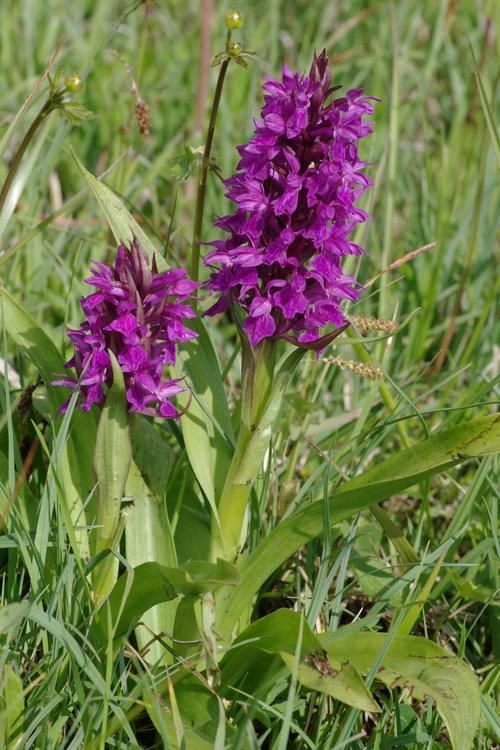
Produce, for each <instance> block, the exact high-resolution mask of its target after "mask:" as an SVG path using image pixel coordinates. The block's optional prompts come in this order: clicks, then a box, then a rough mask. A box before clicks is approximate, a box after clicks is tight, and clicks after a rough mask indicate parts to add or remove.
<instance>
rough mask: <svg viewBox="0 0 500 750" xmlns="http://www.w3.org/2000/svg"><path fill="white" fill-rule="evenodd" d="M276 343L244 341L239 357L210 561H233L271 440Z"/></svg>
mask: <svg viewBox="0 0 500 750" xmlns="http://www.w3.org/2000/svg"><path fill="white" fill-rule="evenodd" d="M276 348H277V343H276V341H272V340H271V339H264V341H262V342H261V343H260V344H259V345H258V346H257V348H256V349H255V351H252V350H251V349H250V347H249V345H248V343H246V342H245V344H244V346H243V357H242V389H243V392H242V404H241V424H240V431H239V434H238V439H237V442H236V447H235V451H234V455H233V458H232V461H231V465H230V467H229V472H228V475H227V478H226V482H225V485H224V488H223V490H222V494H221V498H220V501H219V505H218V519H215V518H214V519H213V525H212V539H213V549H212V555H213V558H214V559H216V558H217V557H221V556H222V557H224V558H225V559H227V560H230V561H232V560H234V559H236V557H237V555H238V552H239V548H240V542H241V537H242V532H243V528H244V523H245V515H246V510H247V505H248V500H249V497H250V492H251V489H252V484H253V481H254V479H255V477H256V476H257V475H258V474H259V473H260V471H261V468H262V462H263V460H264V455H265V452H266V450H267V449H268V447H269V442H270V439H271V429H272V423H273V421H274V416H275V412H276V408H273V403H274V402H276V401H279V399H274V398H272V396H273V395H274V394H273V375H274V366H275V362H276Z"/></svg>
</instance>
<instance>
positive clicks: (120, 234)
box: [73, 153, 164, 265]
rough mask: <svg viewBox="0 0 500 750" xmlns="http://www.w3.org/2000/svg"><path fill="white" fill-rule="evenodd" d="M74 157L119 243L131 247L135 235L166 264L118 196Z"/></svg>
mask: <svg viewBox="0 0 500 750" xmlns="http://www.w3.org/2000/svg"><path fill="white" fill-rule="evenodd" d="M73 158H74V160H75V162H76V163H77V166H78V168H79V170H80V172H81V173H82V175H83V176H84V178H85V182H86V183H87V185H88V186H89V188H90V189H91V191H92V192H93V194H94V196H95V198H96V200H97V202H98V203H99V205H100V206H101V208H102V210H103V211H104V214H105V216H106V219H107V220H108V224H109V226H110V228H111V231H112V232H113V234H114V236H115V239H116V241H117V242H118V243H119V244H122V245H125V246H126V247H130V245H131V244H132V241H133V239H134V237H135V238H136V239H138V240H139V242H140V244H141V245H142V247H143V248H144V250H146V252H147V253H148V254H149V255H150V256H151V257H153V255H154V254H156V259H157V262H158V263H161V264H162V265H164V261H163V260H162V257H161V255H159V253H158V251H157V249H156V248H155V246H154V245H153V243H152V242H151V240H150V239H149V237H148V236H147V234H146V233H145V232H144V231H143V230H142V229H141V227H140V226H139V224H138V223H137V222H136V220H135V219H134V217H133V216H132V215H131V214H130V213H129V211H128V210H127V208H126V207H125V206H124V204H123V203H122V201H121V200H120V199H119V198H118V196H117V195H115V193H114V192H113V191H112V190H111V189H110V188H109V187H107V185H105V184H104V183H103V182H101V181H100V180H98V179H97V177H94V175H93V174H92V173H91V172H89V171H88V169H85V167H84V166H83V164H82V163H81V162H80V161H79V160H78V159H77V157H76V156H75V154H74V153H73Z"/></svg>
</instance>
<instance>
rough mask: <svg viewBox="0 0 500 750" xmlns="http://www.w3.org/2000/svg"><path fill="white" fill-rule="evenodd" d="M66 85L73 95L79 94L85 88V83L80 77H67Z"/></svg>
mask: <svg viewBox="0 0 500 750" xmlns="http://www.w3.org/2000/svg"><path fill="white" fill-rule="evenodd" d="M64 84H65V86H66V88H67V89H68V91H71V93H72V94H78V92H79V91H81V90H82V88H83V81H82V79H81V78H80V76H66V78H65V79H64Z"/></svg>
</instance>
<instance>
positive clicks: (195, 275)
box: [190, 32, 230, 281]
mask: <svg viewBox="0 0 500 750" xmlns="http://www.w3.org/2000/svg"><path fill="white" fill-rule="evenodd" d="M229 40H230V33H229V32H228V42H227V43H229ZM229 61H230V58H226V59H225V60H224V61H223V62H222V64H221V66H220V71H219V77H218V78H217V85H216V87H215V94H214V100H213V103H212V111H211V113H210V122H209V123H208V132H207V140H206V141H205V149H204V151H203V159H202V161H201V166H200V174H199V177H198V190H197V193H196V208H195V213H194V227H193V242H192V246H191V269H190V270H191V278H192V279H193V281H198V279H199V275H200V243H201V232H202V228H203V212H204V209H205V197H206V192H207V175H208V165H209V163H210V152H211V150H212V143H213V140H214V133H215V123H216V120H217V113H218V111H219V104H220V100H221V95H222V87H223V86H224V78H225V77H226V71H227V68H228V65H229Z"/></svg>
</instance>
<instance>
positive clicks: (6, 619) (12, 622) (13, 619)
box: [0, 602, 32, 634]
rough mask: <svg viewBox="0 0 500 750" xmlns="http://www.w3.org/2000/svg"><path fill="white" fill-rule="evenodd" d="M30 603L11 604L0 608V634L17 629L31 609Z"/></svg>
mask: <svg viewBox="0 0 500 750" xmlns="http://www.w3.org/2000/svg"><path fill="white" fill-rule="evenodd" d="M31 606H32V605H31V602H13V603H12V604H6V605H4V606H3V607H0V634H1V633H8V632H9V630H12V629H13V628H17V627H18V625H20V624H21V622H22V621H23V620H24V618H25V617H26V616H27V614H28V612H29V611H30V609H31Z"/></svg>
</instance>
